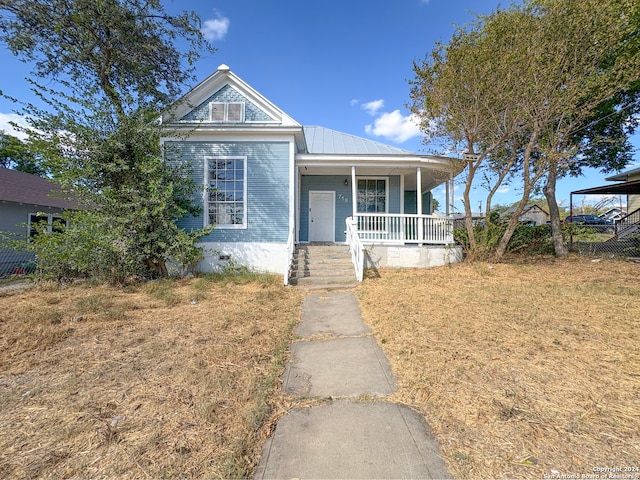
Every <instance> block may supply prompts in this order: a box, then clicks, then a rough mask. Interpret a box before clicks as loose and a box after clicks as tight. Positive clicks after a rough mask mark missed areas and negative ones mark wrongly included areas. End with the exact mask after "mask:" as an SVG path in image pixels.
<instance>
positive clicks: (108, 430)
mask: <svg viewBox="0 0 640 480" xmlns="http://www.w3.org/2000/svg"><path fill="white" fill-rule="evenodd" d="M300 304H301V299H300V294H299V292H298V291H296V290H294V289H287V288H284V287H283V286H282V285H281V280H280V279H278V278H273V277H268V276H260V277H257V276H253V277H252V276H250V275H244V276H243V277H242V278H240V277H239V278H236V279H230V278H228V277H225V278H221V277H202V278H196V279H191V280H182V281H160V282H153V283H150V284H147V285H144V286H140V287H136V288H131V287H128V288H127V289H117V288H109V287H104V286H87V285H84V286H83V285H79V286H73V287H67V288H60V287H58V286H56V285H50V284H46V285H42V286H41V287H40V288H33V289H30V290H28V291H26V292H22V293H10V294H6V295H5V296H0V312H1V313H0V405H2V409H1V410H0V477H1V478H44V477H46V478H69V477H71V478H95V477H100V478H230V477H235V478H237V477H243V476H246V475H249V474H250V473H251V472H252V470H253V468H254V462H255V461H257V459H258V455H259V453H260V451H259V449H260V447H261V444H262V441H263V440H264V438H265V437H266V435H267V434H268V432H269V431H270V429H271V428H273V425H272V423H273V419H272V415H275V414H277V412H279V411H280V410H281V407H280V406H279V405H280V403H281V402H282V396H281V394H280V391H279V382H278V376H279V374H280V372H281V371H282V368H283V364H284V361H285V359H286V354H287V351H288V346H289V343H290V341H291V338H292V331H293V328H294V325H295V324H296V323H297V321H298V318H299V310H300Z"/></svg>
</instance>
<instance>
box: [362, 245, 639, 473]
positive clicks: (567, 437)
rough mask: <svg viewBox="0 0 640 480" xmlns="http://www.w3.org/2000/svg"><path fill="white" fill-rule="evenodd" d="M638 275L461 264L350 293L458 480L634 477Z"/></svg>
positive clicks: (577, 263) (620, 270)
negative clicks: (611, 472) (611, 471)
mask: <svg viewBox="0 0 640 480" xmlns="http://www.w3.org/2000/svg"><path fill="white" fill-rule="evenodd" d="M639 279H640V264H635V263H631V262H623V261H608V260H602V261H595V262H594V261H591V260H590V259H587V258H578V257H572V258H569V259H566V260H554V259H543V260H537V261H531V262H529V263H527V262H521V261H513V262H510V263H502V264H486V263H470V264H469V263H464V264H458V265H453V266H450V267H442V268H435V269H429V270H405V271H399V270H383V271H380V272H379V275H374V274H370V275H369V278H368V279H367V280H366V281H365V282H364V283H363V284H362V285H361V286H360V287H358V289H357V295H358V297H359V301H360V304H361V307H362V310H363V315H364V317H365V320H366V321H367V322H368V323H369V325H371V327H372V328H373V330H374V333H375V335H376V337H377V338H378V341H379V342H380V343H381V344H382V347H383V348H384V350H385V352H386V354H387V356H388V357H389V359H390V360H391V363H392V366H393V369H394V372H395V374H396V375H397V377H398V379H399V387H400V388H399V391H398V393H397V394H395V395H394V398H395V400H397V401H401V402H404V403H406V404H408V405H410V406H412V407H414V408H415V409H417V410H418V411H420V412H422V413H423V414H424V416H425V417H426V419H427V421H428V423H429V424H430V425H431V427H432V429H433V431H434V433H435V434H436V436H437V438H438V439H439V441H440V444H441V448H442V453H443V456H444V458H445V461H446V463H447V464H448V467H449V469H450V471H451V473H452V474H453V475H454V476H456V477H458V478H544V475H548V476H549V477H547V478H553V477H554V476H555V478H559V476H561V475H576V474H577V475H578V477H577V478H580V476H581V475H590V474H591V475H600V477H599V478H610V477H608V475H609V474H607V473H605V474H603V473H601V472H598V471H595V470H594V469H598V468H606V467H613V468H617V467H620V468H621V469H622V471H619V472H617V473H615V474H617V475H620V474H625V473H626V474H627V475H631V477H627V478H634V477H633V475H635V478H640V472H638V471H637V468H638V467H640V329H639V327H640V280H639ZM625 468H628V469H630V470H632V469H636V471H627V472H625V471H624V469H625ZM603 475H604V476H603ZM565 478H567V477H565ZM592 478H597V477H592Z"/></svg>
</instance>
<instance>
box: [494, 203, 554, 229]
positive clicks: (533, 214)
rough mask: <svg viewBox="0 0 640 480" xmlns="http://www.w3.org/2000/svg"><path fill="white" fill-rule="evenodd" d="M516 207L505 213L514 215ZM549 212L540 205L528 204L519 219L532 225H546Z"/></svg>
mask: <svg viewBox="0 0 640 480" xmlns="http://www.w3.org/2000/svg"><path fill="white" fill-rule="evenodd" d="M515 211H516V209H515V208H510V209H509V210H507V211H506V212H505V213H506V214H508V215H509V216H512V215H513V214H514V213H515ZM548 217H549V213H548V212H547V211H546V210H545V209H544V208H542V207H540V206H538V205H527V206H526V207H524V210H523V211H522V213H521V214H520V218H519V220H520V221H521V222H523V223H528V224H531V225H536V226H537V225H546V224H547V218H548Z"/></svg>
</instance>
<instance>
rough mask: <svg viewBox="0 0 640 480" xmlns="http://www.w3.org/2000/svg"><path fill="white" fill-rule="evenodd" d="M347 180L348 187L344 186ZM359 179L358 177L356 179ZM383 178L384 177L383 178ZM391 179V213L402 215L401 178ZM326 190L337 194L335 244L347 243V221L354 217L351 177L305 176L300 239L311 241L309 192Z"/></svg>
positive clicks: (301, 188) (301, 195)
mask: <svg viewBox="0 0 640 480" xmlns="http://www.w3.org/2000/svg"><path fill="white" fill-rule="evenodd" d="M345 178H347V180H348V185H345V184H344V180H345ZM356 178H357V177H356ZM381 178H382V177H381ZM384 178H389V199H388V202H389V213H400V195H401V194H400V177H399V176H398V175H394V176H390V177H384ZM311 190H324V191H333V192H336V212H335V214H336V218H335V232H336V234H335V240H334V241H335V242H338V243H342V242H346V241H347V237H346V232H345V230H346V224H345V220H346V219H347V218H348V217H350V216H351V215H353V201H352V199H353V196H352V194H351V176H348V177H345V176H344V175H303V176H302V179H301V182H300V225H299V239H300V241H301V242H308V241H309V191H311Z"/></svg>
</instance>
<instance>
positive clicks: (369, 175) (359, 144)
mask: <svg viewBox="0 0 640 480" xmlns="http://www.w3.org/2000/svg"><path fill="white" fill-rule="evenodd" d="M160 120H161V122H162V124H163V125H164V126H165V127H166V135H165V137H164V138H163V140H162V142H163V147H164V151H165V158H166V159H167V161H168V162H169V163H175V162H182V163H186V164H188V166H189V167H190V168H191V169H192V175H193V179H194V180H195V181H196V182H197V183H198V184H199V185H202V187H203V192H202V193H201V194H200V195H199V196H197V198H195V201H196V202H197V203H198V204H200V206H201V207H202V214H201V215H200V216H198V217H191V218H184V219H182V220H180V222H179V225H180V226H181V227H184V228H187V229H188V228H202V227H204V226H207V225H209V224H210V223H214V224H215V229H214V230H213V232H212V233H211V234H210V235H208V236H207V237H205V238H204V239H203V240H202V242H203V245H204V246H205V247H206V248H205V252H206V258H205V260H204V261H203V262H201V263H200V265H199V266H198V269H200V270H205V271H207V270H215V269H218V268H220V267H223V266H224V265H225V264H226V263H227V262H229V261H230V262H232V263H233V264H236V265H246V266H248V267H250V268H252V269H255V270H260V271H267V272H273V273H278V274H282V275H284V277H285V283H286V282H287V275H288V268H289V265H290V262H291V258H292V254H293V250H294V248H295V246H297V245H299V244H306V243H313V242H323V243H331V244H334V243H335V244H350V247H351V248H352V251H355V250H354V249H356V248H358V247H357V245H356V244H357V243H358V241H360V242H361V243H363V244H364V245H370V246H371V245H374V246H375V247H374V248H373V249H372V248H369V249H368V251H369V259H368V260H369V262H370V264H372V265H377V266H385V265H389V266H428V265H435V264H442V263H445V262H449V261H454V260H456V259H457V258H459V257H458V256H459V255H460V252H459V249H457V248H452V244H453V237H452V234H451V227H452V222H451V219H450V218H448V217H442V216H440V217H437V216H433V215H429V214H431V211H430V208H431V204H432V202H431V193H430V192H431V190H432V189H433V188H435V187H437V186H439V185H441V184H443V183H444V184H446V189H447V199H448V201H447V211H448V212H449V211H450V208H449V205H451V204H452V203H453V201H452V198H453V197H452V196H453V178H454V176H455V174H457V173H458V172H459V168H460V167H459V162H458V161H456V160H455V159H451V158H446V157H439V156H427V155H417V154H415V153H413V152H410V151H408V150H403V149H400V148H396V147H392V146H388V145H384V144H381V143H378V142H374V141H372V140H368V139H364V138H359V137H356V136H353V135H349V134H346V133H341V132H337V131H334V130H329V129H327V128H323V127H318V126H302V125H301V124H299V123H298V122H296V121H295V120H294V119H293V118H291V117H290V116H289V115H287V114H286V113H285V112H283V111H282V110H280V109H279V108H278V107H276V106H275V105H274V104H273V103H271V102H270V101H269V100H267V99H266V98H265V97H263V96H262V95H261V94H260V93H258V92H257V91H256V90H254V89H253V88H252V87H251V86H249V85H248V84H247V83H245V82H244V81H243V80H241V79H240V78H239V77H237V76H236V75H235V74H234V73H232V72H231V71H230V70H229V67H227V66H226V65H221V66H220V67H219V68H218V69H217V71H216V72H215V73H213V74H212V75H211V76H209V77H208V78H207V79H206V80H204V81H203V82H202V83H200V84H199V85H197V86H196V87H195V88H193V89H192V90H191V91H190V92H189V93H187V94H186V95H185V96H184V97H183V98H182V99H181V100H180V101H179V102H178V103H177V104H176V106H175V107H174V109H173V110H172V111H170V112H167V113H166V114H164V115H163V116H162V117H161V119H160ZM354 232H357V234H356V235H353V233H354ZM359 248H360V250H361V249H362V248H361V247H359Z"/></svg>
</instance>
